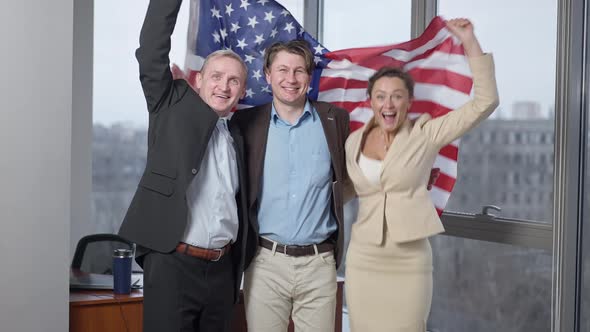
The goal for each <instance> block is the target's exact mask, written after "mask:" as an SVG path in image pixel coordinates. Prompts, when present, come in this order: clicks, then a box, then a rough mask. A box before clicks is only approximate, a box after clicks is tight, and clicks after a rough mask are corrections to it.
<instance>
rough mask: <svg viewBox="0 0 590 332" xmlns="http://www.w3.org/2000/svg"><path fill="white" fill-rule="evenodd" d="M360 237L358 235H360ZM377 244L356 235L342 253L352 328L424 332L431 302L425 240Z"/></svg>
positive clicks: (428, 251) (360, 331)
mask: <svg viewBox="0 0 590 332" xmlns="http://www.w3.org/2000/svg"><path fill="white" fill-rule="evenodd" d="M361 240H362V239H361ZM384 242H385V243H383V244H382V245H381V246H376V245H370V244H366V243H363V242H362V241H359V239H355V234H354V227H353V233H352V236H351V241H350V245H349V247H348V254H347V257H346V282H345V289H346V302H347V305H348V314H349V318H350V328H351V331H352V332H383V331H390V332H424V331H426V321H427V319H428V314H429V312H430V304H431V302H432V249H431V247H430V242H429V241H428V239H422V240H417V241H412V242H406V243H394V242H393V241H391V239H390V238H389V236H387V234H385V241H384Z"/></svg>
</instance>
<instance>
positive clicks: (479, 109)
mask: <svg viewBox="0 0 590 332" xmlns="http://www.w3.org/2000/svg"><path fill="white" fill-rule="evenodd" d="M447 27H448V29H449V30H450V31H451V32H452V33H453V34H454V35H455V36H457V38H459V40H461V43H462V44H463V48H464V49H465V54H466V55H467V57H468V61H469V67H470V68H471V72H472V74H473V94H474V96H473V99H472V100H470V101H468V102H467V103H466V104H464V105H463V106H461V107H459V108H458V109H456V110H454V111H452V112H449V113H447V114H445V115H443V116H440V117H438V118H435V119H432V120H430V121H427V122H423V123H421V124H419V125H422V126H423V129H424V131H425V132H426V133H427V134H428V135H429V136H430V137H431V139H432V140H433V141H434V142H435V143H436V144H437V145H438V146H440V147H442V146H444V145H446V144H449V143H451V142H452V141H454V140H456V139H457V138H459V137H461V136H462V135H463V134H465V133H466V132H467V131H469V130H470V129H472V128H473V127H475V126H476V125H477V124H478V123H479V122H480V121H482V120H483V119H485V118H487V117H488V116H489V115H490V114H492V112H493V111H494V110H495V109H496V107H498V103H499V97H498V88H497V86H496V75H495V69H494V59H493V57H492V55H491V54H484V53H483V51H482V49H481V46H480V44H479V41H478V40H477V38H476V37H475V34H474V31H473V25H472V24H471V22H469V20H467V19H454V20H450V21H448V22H447Z"/></svg>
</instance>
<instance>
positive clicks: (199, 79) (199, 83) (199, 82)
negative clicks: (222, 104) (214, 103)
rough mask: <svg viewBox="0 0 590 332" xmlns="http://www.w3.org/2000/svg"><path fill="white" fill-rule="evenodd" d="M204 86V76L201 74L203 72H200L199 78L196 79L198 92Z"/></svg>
mask: <svg viewBox="0 0 590 332" xmlns="http://www.w3.org/2000/svg"><path fill="white" fill-rule="evenodd" d="M202 84H203V75H202V74H201V72H198V73H197V77H196V79H195V86H196V87H197V90H200V89H201V85H202Z"/></svg>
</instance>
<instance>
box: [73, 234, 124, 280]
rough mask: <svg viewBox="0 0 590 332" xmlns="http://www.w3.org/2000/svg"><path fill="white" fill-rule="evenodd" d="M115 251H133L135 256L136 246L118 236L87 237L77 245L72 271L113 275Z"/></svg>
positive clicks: (100, 235)
mask: <svg viewBox="0 0 590 332" xmlns="http://www.w3.org/2000/svg"><path fill="white" fill-rule="evenodd" d="M115 249H131V250H132V251H133V254H135V244H133V242H130V241H128V240H125V239H124V238H122V237H120V236H119V235H117V234H92V235H86V236H84V237H83V238H81V239H80V241H78V244H77V245H76V251H75V253H74V259H72V269H78V270H81V271H84V272H88V273H100V274H113V270H112V269H113V251H114V250H115Z"/></svg>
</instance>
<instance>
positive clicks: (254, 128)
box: [231, 101, 349, 266]
mask: <svg viewBox="0 0 590 332" xmlns="http://www.w3.org/2000/svg"><path fill="white" fill-rule="evenodd" d="M310 102H311V105H312V106H313V107H314V108H315V109H316V111H317V113H318V115H319V117H320V120H321V122H322V126H323V128H324V134H325V135H326V141H327V142H328V148H329V149H330V155H331V157H332V212H333V213H334V217H335V218H336V221H337V223H338V230H337V231H336V233H335V234H333V235H332V238H333V239H334V241H335V243H336V250H335V256H336V264H337V266H338V265H339V263H340V260H341V258H342V248H343V242H344V234H343V230H344V218H343V210H342V206H343V205H344V201H343V200H344V187H345V184H344V182H349V181H348V176H347V173H346V164H345V162H346V161H345V156H344V143H345V142H346V138H347V137H348V133H349V116H348V112H347V111H346V110H344V109H341V108H338V107H336V106H334V105H331V104H328V103H325V102H316V101H310ZM271 110H272V104H270V103H269V104H265V105H261V106H257V107H254V108H249V109H244V110H239V111H237V112H235V113H234V115H233V117H232V120H231V121H232V123H235V124H237V125H238V127H239V128H240V131H241V132H242V135H243V138H244V143H245V154H246V165H247V168H248V175H249V177H248V186H249V190H248V195H247V196H248V213H249V216H250V217H251V218H252V219H250V221H251V225H252V231H251V232H249V237H250V238H249V241H257V237H258V234H259V231H258V230H259V229H258V218H257V215H258V207H259V204H258V203H259V202H258V197H259V194H260V190H261V185H260V184H261V177H262V168H263V167H264V157H265V154H266V142H267V138H268V129H269V127H270V115H271ZM277 222H278V221H277ZM252 247H253V246H249V248H248V249H251V248H252ZM254 249H255V248H254ZM254 254H255V252H251V253H247V254H246V255H247V257H249V258H251V257H252V256H254ZM247 261H250V260H249V259H247Z"/></svg>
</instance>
